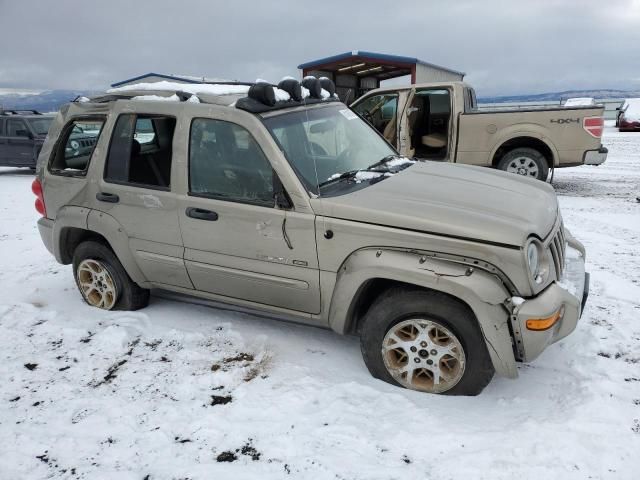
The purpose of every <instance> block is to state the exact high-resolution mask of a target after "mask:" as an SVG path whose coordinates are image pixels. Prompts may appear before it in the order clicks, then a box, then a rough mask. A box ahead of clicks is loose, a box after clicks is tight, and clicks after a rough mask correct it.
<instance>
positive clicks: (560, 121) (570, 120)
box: [549, 118, 580, 125]
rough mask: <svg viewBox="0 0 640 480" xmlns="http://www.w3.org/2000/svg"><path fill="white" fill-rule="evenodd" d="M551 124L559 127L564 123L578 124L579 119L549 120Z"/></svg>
mask: <svg viewBox="0 0 640 480" xmlns="http://www.w3.org/2000/svg"><path fill="white" fill-rule="evenodd" d="M549 121H550V122H551V123H559V124H560V125H564V124H566V123H580V119H579V118H555V119H553V118H552V119H551V120H549Z"/></svg>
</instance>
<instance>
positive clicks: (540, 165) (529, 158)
mask: <svg viewBox="0 0 640 480" xmlns="http://www.w3.org/2000/svg"><path fill="white" fill-rule="evenodd" d="M498 168H499V169H500V170H504V171H505V172H509V173H515V174H518V175H523V176H525V177H529V178H536V179H538V180H542V181H545V180H546V179H547V175H548V174H549V165H548V164H547V159H546V158H545V157H544V155H542V154H541V153H540V152H539V151H538V150H535V149H533V148H515V149H513V150H511V151H510V152H507V153H505V155H504V156H503V157H502V158H501V159H500V161H499V162H498Z"/></svg>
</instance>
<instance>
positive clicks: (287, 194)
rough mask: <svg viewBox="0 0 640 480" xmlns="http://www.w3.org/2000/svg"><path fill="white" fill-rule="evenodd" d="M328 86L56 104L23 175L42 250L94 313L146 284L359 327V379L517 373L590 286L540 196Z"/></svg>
mask: <svg viewBox="0 0 640 480" xmlns="http://www.w3.org/2000/svg"><path fill="white" fill-rule="evenodd" d="M334 88H335V87H334V86H333V84H332V83H331V82H330V81H329V80H327V79H315V78H305V79H304V80H303V81H302V84H301V83H300V82H298V81H296V80H294V79H285V80H283V81H282V82H280V84H278V86H277V87H276V86H273V85H269V84H266V83H256V84H251V85H248V84H195V85H180V84H176V85H166V84H162V85H159V84H139V85H134V86H127V87H123V88H121V89H117V90H112V91H109V92H107V94H105V95H103V96H100V97H95V98H92V99H90V100H89V101H86V102H74V103H71V104H68V105H66V106H64V107H63V108H62V109H61V110H60V112H59V113H58V114H57V116H56V118H55V120H54V123H53V125H52V128H51V130H50V131H49V136H48V139H47V141H46V142H45V145H44V147H43V149H42V153H41V155H40V157H39V162H38V171H37V178H36V180H35V181H34V183H33V186H32V188H33V191H34V193H35V194H36V196H37V199H36V208H37V210H38V211H39V212H40V213H41V214H42V218H40V220H39V221H38V227H39V230H40V234H41V236H42V240H43V242H44V244H45V245H46V247H47V249H48V250H49V251H50V252H51V253H52V254H53V255H54V256H55V258H56V259H57V261H58V262H60V263H62V264H72V265H73V272H74V275H75V280H76V283H77V286H78V288H79V290H80V293H81V294H82V296H83V298H84V300H85V301H86V302H87V303H88V304H89V305H93V306H95V307H99V308H103V309H120V310H135V309H139V308H142V307H144V306H146V305H147V303H148V302H149V293H150V291H151V290H154V291H158V292H165V293H166V292H170V295H173V296H180V297H182V298H192V299H194V300H197V301H199V302H207V303H211V304H213V305H225V306H227V307H228V306H232V307H233V308H236V309H239V310H242V311H249V312H258V313H260V314H261V315H263V316H264V315H269V316H272V317H277V318H281V319H286V320H293V321H296V322H302V323H306V324H310V325H315V326H321V327H326V328H330V329H332V330H334V331H335V332H338V333H341V334H354V335H359V337H360V342H361V348H362V353H363V356H364V360H365V363H366V365H367V367H368V369H369V371H370V372H371V373H372V375H373V376H375V377H377V378H379V379H382V380H384V381H386V382H390V383H392V384H396V385H401V386H404V387H407V388H411V389H415V390H420V391H425V392H431V393H446V394H465V395H473V394H478V393H479V392H480V391H482V389H483V388H484V387H485V386H486V385H487V384H488V382H489V381H490V380H491V378H492V376H493V374H494V372H496V373H497V374H499V375H502V376H506V377H510V378H514V377H516V376H517V368H516V365H517V362H528V361H531V360H533V359H534V358H536V357H537V356H538V355H539V354H540V353H541V352H542V350H544V349H545V348H546V347H547V346H548V345H550V344H552V343H553V342H556V341H557V340H559V339H561V338H563V337H564V336H566V335H568V334H569V333H570V332H571V331H572V330H573V329H574V328H575V327H576V324H577V322H578V319H579V317H580V315H581V313H582V310H583V308H584V302H585V300H586V297H587V291H588V274H586V273H585V267H584V254H585V253H584V248H583V246H582V245H581V244H580V243H579V242H578V241H577V240H575V239H574V238H573V237H572V236H571V234H570V233H569V231H568V230H566V229H565V228H564V225H563V223H562V217H561V215H560V211H559V208H558V202H557V199H556V196H555V193H554V191H553V189H552V188H551V187H550V186H549V185H547V184H545V183H543V182H538V181H536V180H532V179H529V178H523V177H519V176H516V175H510V174H507V173H504V172H499V171H492V170H488V169H483V168H479V167H473V166H458V165H451V164H442V163H436V162H428V161H424V162H423V161H418V162H416V161H413V160H408V159H406V158H404V157H400V156H398V155H397V152H395V151H394V150H393V149H392V147H391V146H390V145H389V144H388V143H387V142H386V141H385V140H384V138H383V137H382V136H381V135H380V134H379V133H378V132H376V131H375V130H374V129H373V128H371V127H370V126H369V125H368V124H367V123H366V122H365V121H363V120H362V119H361V118H360V117H359V116H357V115H356V114H355V113H353V112H352V111H351V110H349V109H348V108H347V107H346V106H345V105H343V104H342V103H340V102H339V101H338V99H337V98H336V97H335V96H334ZM76 126H80V127H81V128H82V130H83V132H85V134H86V132H93V135H94V137H95V138H94V141H93V142H92V148H91V149H89V150H87V151H84V153H83V155H82V158H79V157H78V156H77V155H74V154H72V153H70V151H69V149H68V148H67V143H68V142H69V139H70V138H72V132H73V131H74V128H75V127H76ZM79 160H82V162H80V161H79Z"/></svg>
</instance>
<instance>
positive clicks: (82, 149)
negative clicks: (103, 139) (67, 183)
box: [49, 118, 104, 175]
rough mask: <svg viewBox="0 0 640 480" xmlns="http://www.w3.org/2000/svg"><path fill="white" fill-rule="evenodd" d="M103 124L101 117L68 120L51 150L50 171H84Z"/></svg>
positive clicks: (78, 172) (72, 172) (81, 172)
mask: <svg viewBox="0 0 640 480" xmlns="http://www.w3.org/2000/svg"><path fill="white" fill-rule="evenodd" d="M103 125H104V119H101V118H96V119H84V118H83V119H77V120H73V121H71V122H69V123H68V124H67V125H66V126H65V127H64V128H63V129H62V133H61V134H60V139H61V140H60V141H59V142H58V144H57V147H56V149H55V151H54V152H53V157H52V159H51V164H50V168H49V169H50V171H51V172H52V173H62V172H64V173H67V174H72V175H78V174H80V175H82V174H84V173H86V171H87V168H88V166H89V162H90V160H91V155H93V150H94V149H95V147H96V143H98V138H99V137H100V132H101V131H102V126H103Z"/></svg>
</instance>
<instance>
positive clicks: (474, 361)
mask: <svg viewBox="0 0 640 480" xmlns="http://www.w3.org/2000/svg"><path fill="white" fill-rule="evenodd" d="M363 320H364V324H363V327H362V331H361V335H360V348H361V350H362V355H363V357H364V361H365V364H366V365H367V368H368V369H369V372H371V375H373V376H374V377H376V378H378V379H380V380H384V381H385V382H388V383H391V384H395V385H400V386H402V387H405V388H409V389H412V390H419V391H421V392H428V393H441V394H446V395H478V394H479V393H480V392H481V391H482V390H483V389H484V387H486V386H487V384H488V383H489V382H490V381H491V378H492V377H493V373H494V369H493V364H492V363H491V359H490V357H489V353H488V352H487V347H486V345H485V341H484V338H483V336H482V332H481V331H480V327H479V325H478V323H477V321H476V318H475V316H474V315H473V313H472V312H471V311H470V310H469V308H468V307H466V306H465V305H463V304H461V303H459V302H457V301H455V300H454V299H452V298H451V297H449V296H448V295H445V294H443V293H440V292H435V291H429V290H418V289H416V290H407V289H406V288H393V289H390V290H388V291H386V292H385V293H384V294H382V295H381V296H380V297H379V298H378V299H377V300H376V301H375V302H374V303H373V305H372V306H371V307H370V308H369V311H368V312H367V314H366V316H365V318H364V319H363Z"/></svg>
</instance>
